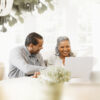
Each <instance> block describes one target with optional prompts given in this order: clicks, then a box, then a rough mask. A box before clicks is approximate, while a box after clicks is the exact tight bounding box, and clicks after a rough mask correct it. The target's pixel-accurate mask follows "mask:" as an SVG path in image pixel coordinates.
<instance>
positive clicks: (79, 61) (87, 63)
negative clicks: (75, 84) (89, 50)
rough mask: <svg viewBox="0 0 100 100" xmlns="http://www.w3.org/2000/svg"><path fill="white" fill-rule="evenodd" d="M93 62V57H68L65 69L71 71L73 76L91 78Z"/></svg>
mask: <svg viewBox="0 0 100 100" xmlns="http://www.w3.org/2000/svg"><path fill="white" fill-rule="evenodd" d="M93 63H94V59H93V57H66V59H65V69H67V70H68V71H70V72H71V78H82V79H89V78H90V74H91V71H92V68H93Z"/></svg>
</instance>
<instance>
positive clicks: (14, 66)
mask: <svg viewBox="0 0 100 100" xmlns="http://www.w3.org/2000/svg"><path fill="white" fill-rule="evenodd" d="M9 63H10V68H9V75H8V76H9V78H15V77H22V76H31V75H33V74H34V72H38V71H40V70H42V69H45V68H46V67H43V66H45V65H44V61H43V58H42V56H41V55H40V54H39V53H38V54H36V55H31V54H30V53H29V51H28V50H27V48H26V47H25V46H19V47H16V48H14V49H13V50H12V51H11V53H10V61H9Z"/></svg>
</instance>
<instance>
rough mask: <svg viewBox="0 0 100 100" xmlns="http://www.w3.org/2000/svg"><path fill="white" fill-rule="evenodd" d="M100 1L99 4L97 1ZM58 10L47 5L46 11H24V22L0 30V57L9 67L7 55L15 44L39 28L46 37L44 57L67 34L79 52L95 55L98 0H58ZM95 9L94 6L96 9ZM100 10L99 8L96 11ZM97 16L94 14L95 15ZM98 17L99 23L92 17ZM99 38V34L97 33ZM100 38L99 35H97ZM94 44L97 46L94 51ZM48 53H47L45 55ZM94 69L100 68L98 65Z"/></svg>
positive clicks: (39, 31)
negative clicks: (39, 12) (4, 31)
mask: <svg viewBox="0 0 100 100" xmlns="http://www.w3.org/2000/svg"><path fill="white" fill-rule="evenodd" d="M97 4H98V7H97V8H95V7H96V5H97ZM54 5H55V10H54V11H51V10H50V9H48V10H47V11H46V12H45V13H44V14H41V15H39V14H38V13H37V12H33V14H29V13H27V14H25V15H23V16H24V19H25V22H24V24H20V23H18V24H16V25H15V26H14V27H12V28H10V27H8V29H9V30H8V31H7V33H0V61H2V62H4V63H5V66H6V69H7V68H8V55H9V51H10V50H11V48H12V47H14V46H16V45H18V44H24V40H25V37H26V35H27V34H28V33H30V32H37V33H40V34H41V35H43V37H44V49H43V50H42V51H41V52H42V54H43V56H44V58H46V57H48V56H49V54H50V52H51V51H54V49H55V45H56V39H57V37H58V36H63V35H64V36H65V35H66V36H68V37H69V38H70V40H71V47H72V50H73V51H74V52H75V53H76V54H77V56H93V54H94V56H96V55H98V54H97V53H96V52H99V51H97V49H98V46H96V45H94V47H93V44H95V43H98V42H97V39H95V40H94V41H93V38H94V37H93V33H95V32H96V33H98V32H99V27H98V30H97V27H96V26H98V20H99V17H96V15H97V16H98V14H99V10H100V7H99V6H100V5H99V0H96V1H95V0H92V1H91V0H55V2H54ZM93 9H95V10H94V11H93ZM95 11H97V12H95ZM94 13H95V16H94V17H92V15H94ZM95 18H97V19H96V23H95V24H94V23H93V20H94V19H95ZM96 38H97V37H96ZM98 40H99V39H98ZM93 48H95V50H94V52H95V53H93ZM45 53H47V54H48V56H45ZM94 69H98V70H100V68H99V67H98V68H97V67H95V68H94Z"/></svg>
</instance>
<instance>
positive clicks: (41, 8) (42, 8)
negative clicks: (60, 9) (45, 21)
mask: <svg viewBox="0 0 100 100" xmlns="http://www.w3.org/2000/svg"><path fill="white" fill-rule="evenodd" d="M46 10H47V6H46V5H44V4H42V7H38V13H40V14H41V13H43V12H44V11H46Z"/></svg>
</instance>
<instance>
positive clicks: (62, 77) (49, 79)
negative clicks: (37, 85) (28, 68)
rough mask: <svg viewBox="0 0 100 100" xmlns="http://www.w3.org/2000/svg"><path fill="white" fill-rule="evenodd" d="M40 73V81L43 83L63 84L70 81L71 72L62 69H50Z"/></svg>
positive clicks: (53, 67)
mask: <svg viewBox="0 0 100 100" xmlns="http://www.w3.org/2000/svg"><path fill="white" fill-rule="evenodd" d="M40 73H41V75H40V76H39V79H40V80H41V81H42V82H43V83H63V82H65V81H68V80H69V79H70V72H68V71H67V70H65V69H64V68H62V67H55V66H52V67H48V68H47V69H45V70H42V71H41V72H40Z"/></svg>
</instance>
